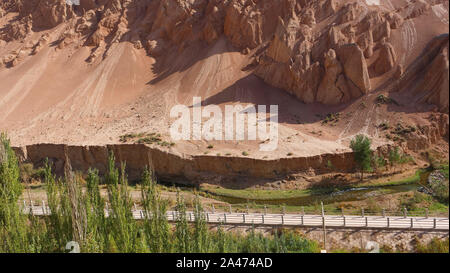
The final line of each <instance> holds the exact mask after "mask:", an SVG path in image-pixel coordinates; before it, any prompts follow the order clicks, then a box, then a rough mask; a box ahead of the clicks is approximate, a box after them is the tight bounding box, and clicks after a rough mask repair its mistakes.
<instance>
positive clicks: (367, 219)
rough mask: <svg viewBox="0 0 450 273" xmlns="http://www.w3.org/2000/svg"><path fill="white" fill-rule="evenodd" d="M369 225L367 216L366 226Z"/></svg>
mask: <svg viewBox="0 0 450 273" xmlns="http://www.w3.org/2000/svg"><path fill="white" fill-rule="evenodd" d="M368 226H369V218H367V217H366V227H368Z"/></svg>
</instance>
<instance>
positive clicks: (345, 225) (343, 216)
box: [342, 216, 346, 227]
mask: <svg viewBox="0 0 450 273" xmlns="http://www.w3.org/2000/svg"><path fill="white" fill-rule="evenodd" d="M342 217H344V227H345V226H346V222H345V216H342Z"/></svg>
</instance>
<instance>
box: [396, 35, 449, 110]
mask: <svg viewBox="0 0 450 273" xmlns="http://www.w3.org/2000/svg"><path fill="white" fill-rule="evenodd" d="M448 52H449V36H448V34H444V35H440V36H438V37H435V38H434V39H433V40H432V41H431V42H430V43H429V44H428V45H427V47H426V48H425V50H424V52H423V53H422V55H420V56H419V57H418V58H417V59H416V60H415V62H414V63H412V64H411V65H410V66H409V67H408V68H406V70H405V72H404V75H403V76H402V77H401V79H400V81H399V83H398V86H399V89H400V91H403V92H411V94H412V95H413V96H414V97H415V98H416V101H417V102H427V103H431V104H434V105H437V107H438V109H437V110H439V111H441V112H444V113H448V112H449V102H448V101H449V59H448Z"/></svg>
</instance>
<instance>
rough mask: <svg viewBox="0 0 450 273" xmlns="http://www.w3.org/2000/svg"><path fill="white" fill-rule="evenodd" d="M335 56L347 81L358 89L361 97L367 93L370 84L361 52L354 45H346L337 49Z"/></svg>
mask: <svg viewBox="0 0 450 273" xmlns="http://www.w3.org/2000/svg"><path fill="white" fill-rule="evenodd" d="M337 56H338V58H339V60H341V63H342V64H343V67H344V72H345V75H346V77H347V79H348V80H349V81H350V82H351V83H353V84H354V85H355V86H356V87H357V88H358V89H359V91H360V92H361V95H362V94H365V93H367V92H368V91H369V90H370V89H371V84H370V77H369V71H368V69H367V62H366V59H365V58H364V53H363V51H362V50H361V49H360V48H359V47H358V45H356V44H347V45H344V46H342V47H340V48H339V49H338V51H337Z"/></svg>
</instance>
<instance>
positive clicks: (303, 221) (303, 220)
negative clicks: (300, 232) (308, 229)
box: [302, 215, 305, 226]
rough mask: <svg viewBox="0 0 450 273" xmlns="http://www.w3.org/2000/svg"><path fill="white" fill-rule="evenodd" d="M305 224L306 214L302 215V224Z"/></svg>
mask: <svg viewBox="0 0 450 273" xmlns="http://www.w3.org/2000/svg"><path fill="white" fill-rule="evenodd" d="M304 225H305V219H304V215H302V226H304Z"/></svg>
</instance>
